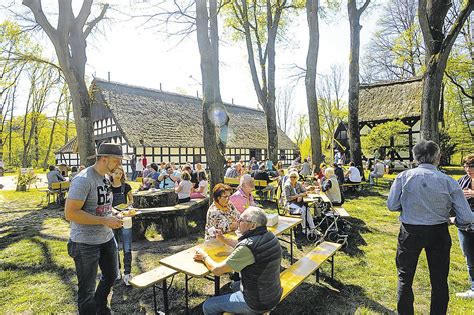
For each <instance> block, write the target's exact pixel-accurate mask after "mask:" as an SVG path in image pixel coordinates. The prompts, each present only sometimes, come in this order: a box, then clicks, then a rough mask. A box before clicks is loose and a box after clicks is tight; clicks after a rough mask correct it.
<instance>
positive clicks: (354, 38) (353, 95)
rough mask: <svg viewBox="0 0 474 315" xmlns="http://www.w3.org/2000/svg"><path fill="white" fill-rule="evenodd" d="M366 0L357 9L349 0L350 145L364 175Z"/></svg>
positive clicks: (355, 160)
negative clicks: (361, 77)
mask: <svg viewBox="0 0 474 315" xmlns="http://www.w3.org/2000/svg"><path fill="white" fill-rule="evenodd" d="M369 3H370V0H366V1H365V3H364V5H363V6H362V7H361V8H360V9H357V3H356V1H355V0H349V1H348V3H347V8H348V12H349V24H350V31H351V35H350V37H351V46H350V53H349V106H348V107H349V122H348V133H349V146H350V154H351V160H352V161H353V162H354V164H355V166H356V167H357V168H358V169H359V170H360V171H361V174H362V176H364V172H363V167H362V149H361V145H360V130H359V85H360V82H359V50H360V30H361V28H362V27H361V25H360V16H361V14H362V13H363V12H364V10H365V9H366V8H367V6H368V5H369Z"/></svg>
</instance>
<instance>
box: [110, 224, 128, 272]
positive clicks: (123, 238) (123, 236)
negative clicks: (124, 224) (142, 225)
mask: <svg viewBox="0 0 474 315" xmlns="http://www.w3.org/2000/svg"><path fill="white" fill-rule="evenodd" d="M114 235H115V240H116V241H117V244H120V243H122V250H123V269H124V270H123V273H124V274H126V275H128V274H130V273H131V272H132V229H124V228H120V229H116V230H114ZM117 259H118V269H117V270H118V272H120V268H122V265H121V264H120V250H118V251H117Z"/></svg>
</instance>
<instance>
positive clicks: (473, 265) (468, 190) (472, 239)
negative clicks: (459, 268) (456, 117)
mask: <svg viewBox="0 0 474 315" xmlns="http://www.w3.org/2000/svg"><path fill="white" fill-rule="evenodd" d="M464 171H465V172H466V175H464V176H463V177H461V178H460V179H459V181H458V183H459V186H461V189H462V190H463V193H464V196H465V197H466V199H467V202H468V203H469V206H470V207H471V210H472V211H473V212H474V153H473V154H469V155H468V156H466V157H465V158H464ZM458 236H459V244H460V245H461V249H462V252H463V254H464V256H465V257H466V263H467V271H468V272H469V278H470V280H471V288H470V289H469V290H467V291H466V292H461V293H456V296H458V297H461V298H468V299H474V231H473V230H463V229H459V230H458Z"/></svg>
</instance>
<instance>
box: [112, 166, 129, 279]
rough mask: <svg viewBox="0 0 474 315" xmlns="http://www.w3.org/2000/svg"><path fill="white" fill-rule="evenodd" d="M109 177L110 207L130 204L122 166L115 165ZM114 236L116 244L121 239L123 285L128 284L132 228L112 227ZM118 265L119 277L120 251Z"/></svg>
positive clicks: (119, 276)
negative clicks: (111, 196) (111, 195)
mask: <svg viewBox="0 0 474 315" xmlns="http://www.w3.org/2000/svg"><path fill="white" fill-rule="evenodd" d="M110 179H111V190H112V194H113V199H112V207H115V206H118V205H120V204H127V205H131V204H132V203H133V195H132V187H130V185H129V184H127V183H126V182H125V180H126V178H125V174H124V172H123V169H122V167H116V168H115V169H113V170H112V172H110ZM113 231H114V236H115V240H116V241H117V244H120V240H122V247H123V268H124V274H125V275H124V277H123V282H124V283H125V285H127V286H129V285H130V283H129V281H130V280H131V279H132V274H131V272H132V229H125V228H123V227H121V228H119V229H114V230H113ZM118 254H119V257H118V263H119V264H118V267H119V273H118V278H117V279H120V278H121V274H120V268H121V264H120V252H118Z"/></svg>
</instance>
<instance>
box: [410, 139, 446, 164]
mask: <svg viewBox="0 0 474 315" xmlns="http://www.w3.org/2000/svg"><path fill="white" fill-rule="evenodd" d="M439 154H440V149H439V146H438V144H437V143H436V142H434V141H431V140H429V141H426V140H421V141H420V142H418V143H417V144H416V145H415V146H414V147H413V155H414V156H415V160H416V161H417V162H418V163H427V164H435V163H437V162H438V158H439Z"/></svg>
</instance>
